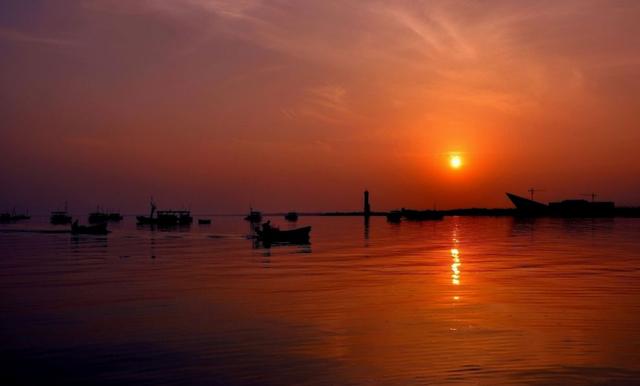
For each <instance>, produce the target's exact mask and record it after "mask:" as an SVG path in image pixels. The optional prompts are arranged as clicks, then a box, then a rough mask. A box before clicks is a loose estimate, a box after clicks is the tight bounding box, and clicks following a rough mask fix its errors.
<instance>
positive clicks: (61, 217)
mask: <svg viewBox="0 0 640 386" xmlns="http://www.w3.org/2000/svg"><path fill="white" fill-rule="evenodd" d="M49 221H50V222H51V224H54V225H63V224H71V216H69V214H68V213H67V212H66V211H55V212H51V217H50V218H49Z"/></svg>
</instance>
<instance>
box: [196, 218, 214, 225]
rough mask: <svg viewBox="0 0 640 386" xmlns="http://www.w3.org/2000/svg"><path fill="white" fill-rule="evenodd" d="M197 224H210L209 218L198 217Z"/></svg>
mask: <svg viewBox="0 0 640 386" xmlns="http://www.w3.org/2000/svg"><path fill="white" fill-rule="evenodd" d="M198 224H200V225H208V224H211V220H210V219H208V218H201V219H198Z"/></svg>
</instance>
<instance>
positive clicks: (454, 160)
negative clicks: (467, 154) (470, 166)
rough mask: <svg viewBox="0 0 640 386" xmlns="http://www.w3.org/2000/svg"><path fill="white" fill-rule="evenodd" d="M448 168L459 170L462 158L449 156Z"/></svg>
mask: <svg viewBox="0 0 640 386" xmlns="http://www.w3.org/2000/svg"><path fill="white" fill-rule="evenodd" d="M449 166H451V167H452V168H453V169H459V168H460V167H461V166H462V158H461V157H460V156H459V155H451V156H450V157H449Z"/></svg>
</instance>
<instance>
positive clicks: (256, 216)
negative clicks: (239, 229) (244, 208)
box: [244, 208, 262, 222]
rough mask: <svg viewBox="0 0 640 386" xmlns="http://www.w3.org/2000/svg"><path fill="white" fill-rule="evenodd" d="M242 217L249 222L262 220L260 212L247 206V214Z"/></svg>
mask: <svg viewBox="0 0 640 386" xmlns="http://www.w3.org/2000/svg"><path fill="white" fill-rule="evenodd" d="M244 219H245V220H247V221H250V222H260V221H262V213H260V212H258V211H257V210H253V208H249V214H248V215H247V216H246V217H245V218H244Z"/></svg>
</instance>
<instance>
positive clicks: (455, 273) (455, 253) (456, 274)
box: [451, 248, 462, 285]
mask: <svg viewBox="0 0 640 386" xmlns="http://www.w3.org/2000/svg"><path fill="white" fill-rule="evenodd" d="M451 257H452V258H453V264H451V284H453V285H460V266H461V265H462V263H461V262H460V250H459V249H458V248H451Z"/></svg>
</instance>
